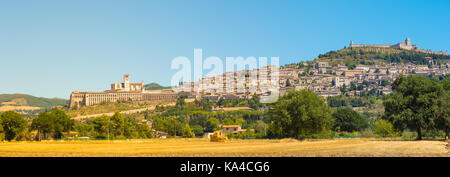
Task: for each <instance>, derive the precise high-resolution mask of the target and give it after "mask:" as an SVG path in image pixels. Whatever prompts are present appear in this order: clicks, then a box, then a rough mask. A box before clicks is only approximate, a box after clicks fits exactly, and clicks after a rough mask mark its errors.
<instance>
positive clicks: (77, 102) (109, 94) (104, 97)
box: [69, 74, 178, 107]
mask: <svg viewBox="0 0 450 177" xmlns="http://www.w3.org/2000/svg"><path fill="white" fill-rule="evenodd" d="M177 96H178V94H177V93H175V92H173V91H172V90H162V91H147V90H145V87H144V83H143V82H137V83H130V76H129V75H128V74H125V75H124V76H123V82H122V83H120V82H114V83H112V84H111V90H105V91H103V92H79V91H74V92H72V94H71V95H70V105H69V106H70V107H74V106H90V105H95V104H99V103H102V102H116V101H120V100H122V101H128V100H131V101H154V100H170V99H175V98H176V97H177Z"/></svg>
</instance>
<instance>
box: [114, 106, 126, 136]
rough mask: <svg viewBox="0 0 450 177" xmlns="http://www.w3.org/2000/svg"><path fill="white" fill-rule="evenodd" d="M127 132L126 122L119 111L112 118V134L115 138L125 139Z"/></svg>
mask: <svg viewBox="0 0 450 177" xmlns="http://www.w3.org/2000/svg"><path fill="white" fill-rule="evenodd" d="M124 131H125V120H124V118H123V116H122V114H120V112H119V111H116V112H115V113H114V115H113V116H111V133H112V135H113V136H114V137H115V138H123V137H124V134H123V133H124Z"/></svg>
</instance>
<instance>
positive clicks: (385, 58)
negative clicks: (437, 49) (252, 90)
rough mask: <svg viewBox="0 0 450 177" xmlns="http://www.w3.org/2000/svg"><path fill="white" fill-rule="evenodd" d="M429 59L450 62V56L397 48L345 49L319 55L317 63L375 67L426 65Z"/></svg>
mask: <svg viewBox="0 0 450 177" xmlns="http://www.w3.org/2000/svg"><path fill="white" fill-rule="evenodd" d="M428 59H433V60H434V61H435V62H436V64H439V63H443V62H448V61H450V56H446V55H438V54H428V53H423V52H417V51H409V50H402V49H395V48H376V47H361V48H344V49H341V50H338V51H330V52H327V53H325V54H321V55H319V56H318V57H317V58H316V59H315V60H316V61H327V62H329V63H330V64H331V65H336V64H340V63H341V64H346V65H347V66H348V65H358V64H363V65H374V64H385V63H414V64H421V65H426V64H428Z"/></svg>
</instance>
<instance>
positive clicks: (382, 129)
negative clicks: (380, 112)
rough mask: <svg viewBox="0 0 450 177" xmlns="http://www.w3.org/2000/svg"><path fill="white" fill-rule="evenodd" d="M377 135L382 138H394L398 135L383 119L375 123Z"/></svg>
mask: <svg viewBox="0 0 450 177" xmlns="http://www.w3.org/2000/svg"><path fill="white" fill-rule="evenodd" d="M375 134H377V135H378V136H381V137H392V136H395V135H396V132H395V130H394V126H393V125H392V124H391V123H390V122H388V121H386V120H383V119H380V120H378V121H376V122H375Z"/></svg>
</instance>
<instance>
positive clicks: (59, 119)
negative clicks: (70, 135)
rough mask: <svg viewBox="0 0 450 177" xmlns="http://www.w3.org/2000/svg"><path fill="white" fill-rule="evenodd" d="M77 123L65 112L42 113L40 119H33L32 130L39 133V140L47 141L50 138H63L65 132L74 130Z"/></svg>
mask: <svg viewBox="0 0 450 177" xmlns="http://www.w3.org/2000/svg"><path fill="white" fill-rule="evenodd" d="M74 124H75V121H74V120H73V119H70V117H69V116H68V115H67V114H66V112H65V111H63V110H60V109H54V110H51V111H46V112H41V113H39V115H38V117H37V118H35V119H33V121H32V123H31V128H32V129H33V130H37V131H38V139H39V140H40V139H41V134H43V138H44V139H47V138H49V137H50V136H51V137H53V138H55V139H60V138H62V137H63V133H64V132H69V131H70V130H72V129H73V126H74Z"/></svg>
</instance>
